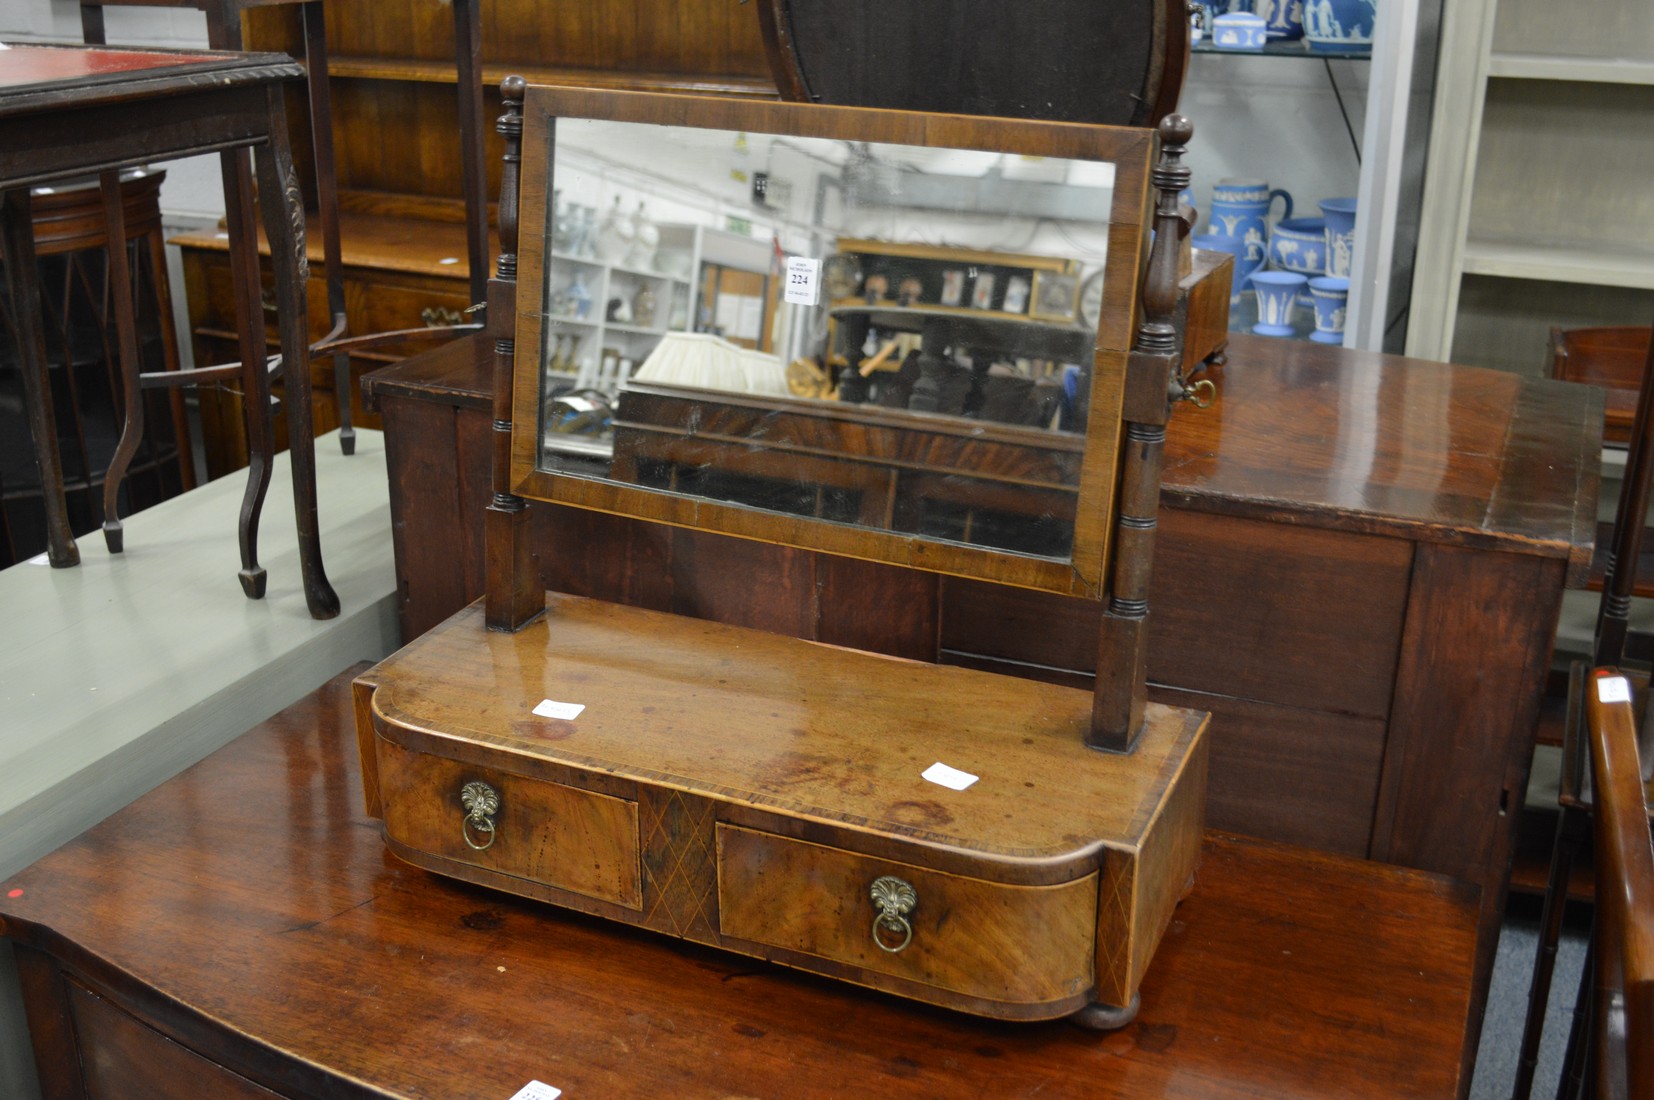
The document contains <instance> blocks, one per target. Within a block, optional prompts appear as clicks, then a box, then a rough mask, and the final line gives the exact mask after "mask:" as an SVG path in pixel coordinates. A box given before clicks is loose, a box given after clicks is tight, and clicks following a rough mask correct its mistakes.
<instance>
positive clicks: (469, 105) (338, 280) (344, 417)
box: [80, 0, 488, 455]
mask: <svg viewBox="0 0 1654 1100" xmlns="http://www.w3.org/2000/svg"><path fill="white" fill-rule="evenodd" d="M480 2H481V0H452V7H453V10H454V42H455V52H456V55H457V64H458V70H459V77H458V83H459V136H460V154H461V157H462V162H461V163H462V166H463V172H464V188H465V224H466V237H467V248H466V251H467V256H468V257H469V261H470V265H471V277H470V287H471V298H470V301H471V303H472V304H477V303H480V302H482V301H483V300H484V299H485V298H486V297H487V284H488V195H487V177H486V170H485V166H484V153H483V107H482V59H481V49H482V31H481V26H480V19H479V13H478V9H477V6H478V4H479V3H480ZM322 3H323V0H81V5H80V22H81V34H82V37H84V38H85V40H86V41H87V42H88V43H92V44H97V45H102V44H104V43H105V41H106V39H105V33H104V20H103V9H104V8H106V7H149V8H194V9H196V10H197V11H199V12H201V13H202V14H203V15H205V16H206V17H207V45H208V46H210V47H211V48H212V49H215V50H240V49H241V48H242V25H241V17H242V14H243V13H244V12H246V11H247V10H248V9H249V8H264V7H285V6H292V5H297V6H298V8H299V14H300V21H301V22H302V24H303V28H304V55H305V65H306V77H307V80H308V83H309V92H310V95H309V102H310V134H311V150H312V153H313V155H314V157H315V175H316V206H317V211H316V213H317V218H318V220H319V221H320V222H321V237H322V255H323V262H324V263H325V264H326V271H327V308H328V313H329V317H330V321H331V324H332V327H331V329H330V331H329V332H328V333H327V334H326V335H325V336H323V337H322V338H321V340H320V341H318V343H317V344H316V350H318V351H321V350H324V349H327V348H329V347H330V346H331V345H336V344H342V343H344V342H345V341H346V340H347V337H349V336H350V332H349V325H348V322H347V321H346V315H345V278H344V270H343V269H344V261H343V258H342V254H341V245H340V229H339V183H338V172H337V170H336V163H337V162H336V158H335V157H334V153H333V96H332V89H331V88H330V87H329V84H328V57H327V34H326V23H325V19H324V12H323V7H322ZM224 170H225V187H226V190H227V193H229V194H232V195H234V196H236V201H237V202H241V203H243V204H244V205H245V203H246V202H247V201H248V199H249V198H250V196H251V195H252V170H251V166H250V164H249V161H248V156H247V154H245V153H243V154H241V155H239V156H238V157H236V158H235V160H234V161H233V162H232V161H229V160H226V162H225V169H224ZM232 271H233V273H234V277H235V294H236V300H237V302H239V303H243V306H242V310H243V320H242V323H241V324H240V326H239V332H238V334H237V335H238V339H239V341H240V343H241V358H242V360H243V361H244V362H245V361H249V360H251V359H254V358H258V357H260V356H261V355H262V354H263V349H264V344H263V340H262V338H261V337H262V333H261V330H260V329H259V327H258V325H257V324H256V323H254V319H256V318H257V316H258V302H259V290H258V280H257V275H258V271H257V267H256V266H255V267H254V268H253V269H252V270H251V271H250V272H249V271H245V270H243V269H242V267H241V265H235V267H234V268H232ZM246 310H250V311H251V312H246ZM350 342H351V343H359V342H361V341H360V339H359V340H356V341H350ZM331 354H332V357H333V387H334V393H335V394H336V395H337V399H338V403H339V445H340V447H341V448H342V449H343V451H344V453H345V454H347V455H348V454H353V453H354V452H355V450H356V429H355V428H354V427H353V426H352V424H351V412H350V354H349V352H348V351H346V350H344V348H343V347H335V348H334V349H333V350H332V352H331Z"/></svg>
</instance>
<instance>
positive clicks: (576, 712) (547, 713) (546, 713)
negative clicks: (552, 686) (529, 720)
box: [534, 699, 586, 721]
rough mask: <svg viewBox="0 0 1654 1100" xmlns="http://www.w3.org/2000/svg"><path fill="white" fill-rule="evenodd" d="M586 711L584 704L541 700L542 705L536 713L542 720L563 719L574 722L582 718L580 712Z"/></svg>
mask: <svg viewBox="0 0 1654 1100" xmlns="http://www.w3.org/2000/svg"><path fill="white" fill-rule="evenodd" d="M585 709H586V704H584V703H559V702H558V701H557V700H555V699H541V700H540V705H539V706H537V707H535V708H534V713H535V714H538V715H539V716H540V717H541V718H563V719H567V720H569V721H573V720H574V719H576V718H578V717H580V712H581V711H583V710H585Z"/></svg>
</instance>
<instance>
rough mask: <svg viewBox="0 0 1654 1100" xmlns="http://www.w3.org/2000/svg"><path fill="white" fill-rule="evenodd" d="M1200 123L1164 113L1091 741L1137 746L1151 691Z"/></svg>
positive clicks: (1123, 748)
mask: <svg viewBox="0 0 1654 1100" xmlns="http://www.w3.org/2000/svg"><path fill="white" fill-rule="evenodd" d="M1193 136H1194V125H1193V124H1192V123H1190V121H1189V120H1188V119H1187V118H1184V117H1183V116H1182V115H1167V116H1166V117H1165V118H1164V119H1162V120H1161V122H1160V156H1159V159H1158V160H1157V161H1156V163H1155V166H1154V170H1153V173H1152V177H1151V178H1152V179H1153V181H1154V186H1155V189H1156V192H1157V194H1156V198H1155V213H1154V231H1155V232H1154V244H1153V246H1152V249H1151V251H1150V253H1149V267H1148V273H1147V274H1146V275H1145V276H1144V280H1143V295H1142V303H1143V319H1142V322H1141V323H1140V324H1139V325H1138V328H1137V338H1136V340H1135V341H1134V342H1133V343H1132V349H1131V356H1130V358H1129V359H1128V360H1127V364H1126V387H1125V403H1124V407H1123V408H1122V410H1121V415H1122V418H1123V419H1124V421H1125V448H1124V459H1123V463H1124V468H1123V470H1122V471H1121V475H1120V495H1119V501H1120V507H1119V518H1118V519H1117V520H1116V521H1115V527H1114V559H1113V562H1112V565H1111V567H1110V570H1111V572H1110V582H1111V583H1110V584H1109V596H1108V604H1107V606H1106V607H1105V608H1104V609H1103V619H1102V636H1101V638H1100V639H1099V644H1098V647H1097V687H1096V697H1095V701H1094V702H1093V704H1092V712H1091V736H1090V738H1089V739H1088V741H1087V743H1088V744H1090V745H1091V747H1092V748H1097V749H1107V750H1109V751H1112V752H1127V751H1130V749H1131V747H1132V744H1133V742H1135V741H1136V739H1137V732H1138V730H1140V729H1141V728H1142V726H1143V707H1144V705H1145V704H1146V703H1147V701H1148V687H1147V676H1148V626H1149V572H1150V569H1151V566H1152V565H1153V562H1154V529H1155V524H1156V522H1157V519H1156V517H1157V515H1158V513H1159V510H1160V472H1161V467H1162V465H1163V464H1164V462H1165V448H1166V421H1167V419H1168V418H1169V417H1170V414H1171V404H1172V399H1173V396H1174V395H1175V393H1176V391H1177V384H1178V378H1177V365H1178V358H1179V350H1180V349H1179V348H1178V334H1177V325H1176V323H1175V322H1174V321H1173V317H1172V314H1173V311H1174V310H1175V309H1176V308H1177V257H1178V251H1179V248H1180V238H1181V237H1182V234H1183V231H1184V222H1183V220H1182V219H1181V218H1179V217H1178V213H1177V196H1178V194H1179V193H1180V192H1181V191H1182V190H1183V189H1184V188H1185V187H1187V186H1189V169H1188V168H1187V167H1185V166H1184V164H1183V153H1184V148H1185V146H1187V144H1188V142H1189V139H1190V138H1191V137H1193Z"/></svg>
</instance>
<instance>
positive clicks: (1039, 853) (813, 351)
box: [356, 80, 1206, 1026]
mask: <svg viewBox="0 0 1654 1100" xmlns="http://www.w3.org/2000/svg"><path fill="white" fill-rule="evenodd" d="M504 92H505V103H506V115H505V116H504V117H503V118H502V119H501V122H500V128H501V131H502V133H504V135H505V137H506V144H507V153H506V171H505V174H504V180H503V185H502V194H501V201H500V211H501V243H502V249H503V254H502V257H501V260H500V268H499V277H498V278H496V279H495V280H493V281H492V283H491V285H490V295H489V318H490V321H489V323H490V327H491V330H492V331H493V332H494V334H495V336H496V341H497V342H496V378H495V406H494V409H495V414H494V432H493V447H494V485H493V490H494V491H493V495H492V499H491V501H490V503H489V506H488V512H487V518H486V525H487V526H486V537H487V557H488V583H487V595H486V597H485V599H484V601H482V603H481V604H480V605H477V606H473V607H472V608H470V609H467V610H466V611H465V612H462V613H461V614H460V615H458V616H456V617H455V618H453V619H451V620H449V621H448V622H447V623H445V624H443V625H442V626H440V627H438V628H437V629H435V630H433V631H431V632H430V633H428V634H426V635H424V636H423V637H421V638H420V639H418V640H417V641H415V642H413V643H412V644H410V645H409V646H408V647H406V648H405V649H403V650H402V651H401V652H399V653H398V654H396V655H394V656H392V657H391V658H389V659H387V660H386V661H385V662H382V663H381V664H380V665H379V666H377V667H376V668H374V669H373V670H371V671H369V672H368V673H365V674H364V675H363V676H362V677H361V678H360V679H359V680H358V681H357V685H356V693H357V714H358V733H359V737H360V739H361V750H362V756H363V765H364V784H365V787H366V795H367V801H368V806H369V809H370V811H371V812H372V813H374V814H375V815H376V816H378V817H380V818H382V820H383V822H384V834H385V839H386V843H387V845H388V846H389V848H390V849H391V851H392V852H394V853H395V854H397V855H398V856H400V857H402V858H404V859H406V860H408V861H410V862H413V863H415V864H418V865H420V866H423V867H427V868H429V869H431V870H435V871H438V872H440V873H443V874H448V875H452V876H455V877H458V878H462V879H467V880H469V881H473V882H478V883H482V884H486V885H490V886H494V887H496V888H500V889H504V890H508V891H511V892H514V893H519V894H523V895H526V896H529V897H535V898H540V899H542V900H546V901H550V902H553V903H555V904H558V905H563V906H567V907H569V908H573V909H577V910H580V911H583V912H588V913H595V914H598V915H601V916H604V917H608V918H610V919H613V920H618V921H623V922H626V923H630V924H634V925H640V926H642V927H645V928H650V929H653V930H655V931H659V932H664V933H667V934H670V935H674V936H678V937H681V938H685V939H689V940H693V941H695V942H700V943H706V944H711V945H714V946H718V947H722V948H725V949H727V950H732V951H736V952H740V953H744V954H749V955H754V956H757V957H761V958H765V959H769V960H772V961H775V962H779V963H782V964H784V965H788V966H793V967H797V968H800V969H805V970H810V971H812V972H815V973H818V974H825V975H828V976H831V977H835V978H839V979H841V980H846V981H851V982H854V983H857V984H860V985H865V986H869V987H872V988H876V989H881V990H885V991H887V992H890V993H894V994H897V995H900V996H904V997H909V998H913V999H916V1000H921V1001H926V1002H929V1003H934V1004H940V1005H945V1006H947V1007H950V1008H955V1009H959V1010H962V1011H967V1012H973V1013H977V1014H980V1015H986V1016H994V1017H998V1018H1003V1019H1021V1020H1034V1019H1050V1018H1054V1017H1060V1016H1073V1017H1075V1018H1076V1019H1079V1020H1081V1021H1082V1022H1086V1023H1090V1024H1094V1025H1098V1026H1115V1025H1118V1024H1120V1023H1123V1022H1124V1021H1126V1020H1128V1019H1130V1018H1131V1015H1132V1014H1133V1012H1134V1007H1133V1006H1134V1004H1135V993H1136V989H1137V985H1138V982H1139V981H1140V980H1141V977H1142V975H1143V972H1144V970H1145V969H1146V968H1147V966H1148V963H1149V960H1150V958H1151V957H1152V954H1153V951H1154V948H1155V946H1156V945H1157V944H1158V942H1159V939H1160V936H1161V934H1162V932H1163V931H1164V929H1165V927H1166V925H1167V923H1168V922H1169V920H1170V916H1171V912H1172V909H1173V907H1174V906H1175V904H1176V902H1177V900H1178V898H1179V897H1180V896H1181V894H1182V893H1183V892H1184V891H1185V890H1186V889H1187V887H1188V885H1189V884H1190V882H1191V881H1192V878H1193V874H1194V871H1195V864H1196V862H1197V858H1198V851H1199V836H1200V826H1201V820H1202V807H1203V803H1204V789H1205V769H1206V744H1205V738H1204V733H1205V725H1206V723H1205V715H1203V714H1198V713H1195V712H1189V711H1182V710H1176V709H1173V708H1167V707H1162V706H1156V705H1150V704H1147V703H1146V701H1145V698H1144V690H1145V687H1144V673H1143V663H1144V630H1145V628H1146V624H1147V618H1148V605H1147V598H1146V593H1147V583H1148V574H1149V559H1150V552H1151V550H1152V542H1153V532H1154V521H1155V511H1156V507H1157V501H1158V494H1159V477H1160V463H1161V446H1162V443H1163V440H1164V434H1165V423H1166V420H1167V417H1168V415H1169V412H1170V409H1171V406H1172V404H1173V402H1174V401H1175V400H1176V399H1178V398H1179V397H1181V396H1184V395H1185V393H1186V391H1187V386H1186V383H1185V381H1184V379H1183V378H1182V375H1181V371H1180V369H1179V363H1180V353H1181V348H1180V340H1179V334H1178V328H1177V325H1176V323H1175V320H1174V311H1175V306H1176V304H1177V295H1178V253H1179V244H1180V240H1181V237H1182V235H1183V232H1184V229H1183V225H1182V223H1181V222H1180V220H1179V218H1178V214H1177V195H1178V193H1179V192H1180V191H1181V190H1182V189H1183V188H1184V187H1185V186H1186V185H1187V183H1188V175H1189V174H1188V170H1187V169H1186V168H1184V167H1183V166H1182V164H1181V156H1182V152H1183V144H1184V143H1185V142H1186V141H1187V140H1188V138H1189V136H1190V127H1189V125H1188V123H1187V122H1186V121H1185V120H1183V119H1181V118H1178V117H1176V116H1173V117H1171V118H1169V119H1167V120H1166V121H1165V122H1163V123H1162V125H1161V126H1160V128H1159V131H1158V132H1156V131H1154V130H1147V129H1136V128H1127V127H1100V126H1089V125H1076V124H1064V123H1040V122H1027V121H1012V120H1004V119H987V118H966V117H961V116H948V115H937V114H923V113H909V112H892V111H871V110H864V109H858V108H843V107H822V106H816V105H807V104H783V103H747V102H737V101H733V100H720V99H713V98H702V97H679V96H663V95H649V94H641V93H626V92H609V91H599V90H592V89H572V88H550V87H527V88H525V86H524V85H523V84H522V82H521V81H517V80H508V81H507V82H506V85H505V88H504ZM1151 231H1152V232H1151ZM1151 240H1152V243H1151ZM754 241H756V242H757V249H756V253H755V251H754V249H753V248H752V242H754ZM519 242H520V245H519ZM743 265H744V266H743ZM732 271H734V272H736V273H737V276H738V277H737V276H732V275H731V274H730V273H731V272H732ZM1088 282H1089V283H1091V284H1092V285H1093V286H1100V294H1099V295H1098V296H1097V297H1096V299H1095V303H1096V304H1095V306H1094V307H1093V309H1092V310H1090V311H1088V309H1087V307H1086V304H1085V303H1084V301H1083V300H1082V295H1081V293H1080V290H1081V287H1082V286H1083V285H1085V284H1087V283H1088ZM530 499H532V500H540V501H548V502H553V503H556V504H561V505H570V506H574V507H579V508H585V509H596V510H600V511H604V512H609V513H614V514H619V515H625V516H631V517H636V518H639V519H644V520H649V521H654V522H660V523H666V524H672V525H677V526H682V527H689V528H694V529H697V530H701V531H708V532H716V533H719V534H723V535H730V536H736V537H740V538H748V539H757V540H761V541H765V542H770V543H777V544H781V545H786V546H792V547H798V548H802V549H805V550H811V551H818V552H823V553H828V554H836V555H842V556H846V557H852V558H858V559H863V560H867V561H873V562H881V563H885V564H887V565H890V566H895V567H899V568H907V569H921V570H928V571H933V572H943V573H949V574H955V575H960V576H965V577H973V578H976V579H979V580H985V581H990V582H995V583H1001V584H1011V585H1018V586H1022V587H1028V588H1035V589H1041V590H1045V591H1051V592H1057V593H1062V594H1065V595H1071V596H1078V597H1083V598H1089V599H1096V600H1100V601H1103V602H1104V605H1105V614H1104V616H1103V626H1102V637H1101V639H1100V641H1101V653H1103V654H1104V655H1105V656H1104V658H1103V659H1102V660H1101V661H1100V662H1099V664H1100V665H1101V666H1102V667H1103V670H1102V671H1101V672H1100V673H1099V675H1098V677H1097V683H1096V687H1095V690H1094V691H1091V692H1086V691H1081V690H1077V689H1075V688H1071V687H1059V686H1055V685H1050V684H1045V683H1039V682H1035V681H1032V680H1023V679H1019V678H1015V677H1009V676H1003V675H997V674H992V673H986V672H979V671H975V670H969V669H963V668H951V667H942V666H935V665H928V664H923V663H919V662H912V661H905V660H899V659H895V658H889V657H885V656H881V655H876V654H871V653H864V652H861V651H854V650H846V649H841V648H837V647H832V646H825V645H818V644H815V643H812V642H808V641H803V640H799V639H794V638H785V637H780V636H777V635H772V634H767V633H764V632H761V631H756V630H750V629H744V628H740V627H734V626H726V625H722V624H716V623H710V622H704V621H700V620H696V619H690V618H686V617H683V616H676V615H669V614H662V613H658V612H652V611H645V610H642V609H638V608H630V607H622V606H618V605H613V604H606V603H602V602H600V601H595V600H586V599H580V598H576V597H571V596H565V595H561V594H548V593H546V592H545V591H543V590H542V589H541V587H540V584H539V580H538V576H539V574H538V571H537V570H536V568H535V564H534V558H533V556H534V553H535V547H534V546H533V545H532V544H531V542H530V539H529V526H528V523H527V512H526V502H527V501H528V500H530ZM589 552H591V553H593V554H602V553H604V552H605V547H603V546H592V547H590V549H589ZM751 583H752V584H754V585H755V586H762V585H764V584H765V583H766V578H763V577H756V576H755V577H753V578H751ZM1099 750H1101V751H1099Z"/></svg>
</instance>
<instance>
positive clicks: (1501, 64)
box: [1487, 53, 1654, 84]
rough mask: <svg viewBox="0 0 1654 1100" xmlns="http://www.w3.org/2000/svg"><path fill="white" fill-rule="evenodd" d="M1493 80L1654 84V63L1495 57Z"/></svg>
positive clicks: (1491, 63)
mask: <svg viewBox="0 0 1654 1100" xmlns="http://www.w3.org/2000/svg"><path fill="white" fill-rule="evenodd" d="M1487 72H1488V75H1489V76H1496V77H1506V78H1511V79H1518V80H1574V81H1580V82H1582V83H1593V84H1654V61H1649V60H1644V59H1642V58H1604V57H1562V56H1558V55H1555V54H1532V53H1495V54H1492V55H1491V56H1490V57H1489V58H1488V66H1487Z"/></svg>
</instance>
